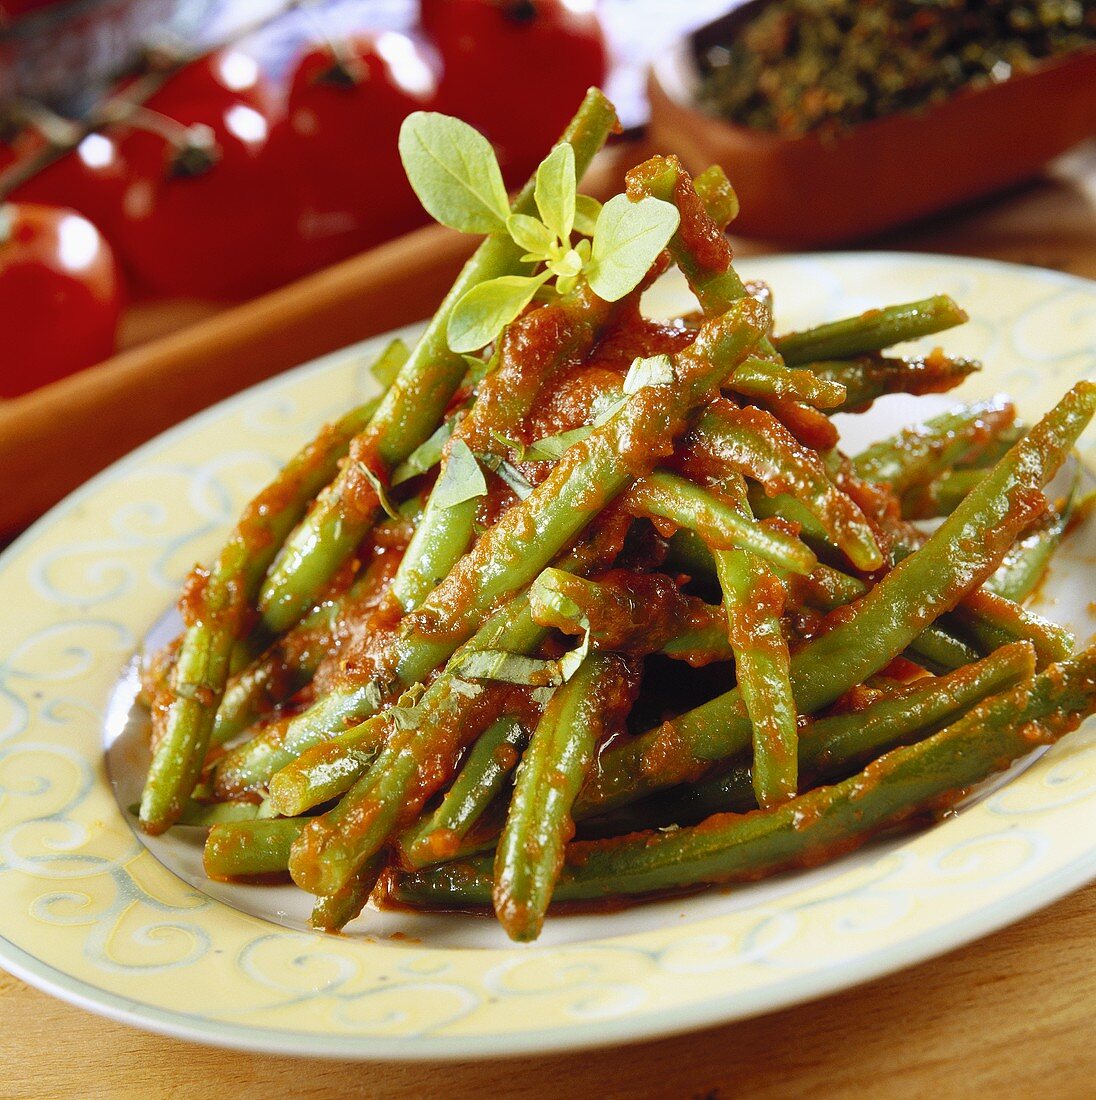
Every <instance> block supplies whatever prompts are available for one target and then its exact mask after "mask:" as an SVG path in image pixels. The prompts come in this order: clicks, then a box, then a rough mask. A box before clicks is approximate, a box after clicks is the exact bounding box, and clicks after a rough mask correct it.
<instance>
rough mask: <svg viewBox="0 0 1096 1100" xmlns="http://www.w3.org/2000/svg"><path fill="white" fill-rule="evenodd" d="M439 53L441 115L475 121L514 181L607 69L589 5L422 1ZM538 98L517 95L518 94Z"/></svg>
mask: <svg viewBox="0 0 1096 1100" xmlns="http://www.w3.org/2000/svg"><path fill="white" fill-rule="evenodd" d="M421 11H422V16H421V19H422V27H423V30H424V31H425V32H426V34H427V35H428V36H429V37H430V39H431V40H432V41H433V43H434V44H435V46H436V47H437V49H438V52H439V54H440V55H441V65H442V70H441V81H440V83H439V85H438V108H437V109H438V110H440V111H445V112H446V113H447V114H450V115H456V116H457V117H458V118H462V119H464V121H465V122H468V123H471V125H472V126H474V127H475V128H476V129H477V130H479V131H480V132H481V133H483V134H484V135H485V136H486V137H487V138H488V140H489V141H490V142H491V144H492V145H494V147H495V150H496V152H497V153H498V157H499V163H500V165H501V166H502V170H503V175H504V176H505V178H506V180H507V182H508V183H510V184H511V185H514V184H517V183H519V182H520V181H521V179H522V178H524V177H525V176H526V175H528V173H529V172H531V171H532V169H533V168H534V167H535V166H536V164H537V163H538V162H539V160H540V158H541V157H543V156H544V154H545V153H546V152H547V151H548V149H549V148H550V147H551V145H552V143H553V142H554V141H555V140H556V138H557V136H558V135H559V132H560V131H561V130H562V129H563V127H564V126H566V125H567V122H568V121H569V120H570V118H571V115H572V114H573V113H574V110H575V107H576V106H577V104H578V103H579V102H580V101H581V99H582V97H583V95H584V94H585V92H586V89H587V88H589V87H590V86H591V85H593V84H599V85H600V84H601V83H602V82H603V81H604V78H605V73H606V69H607V66H608V55H607V53H606V47H605V38H604V35H603V34H602V30H601V24H600V23H599V22H598V18H597V15H596V14H595V13H594V11H593V5H592V3H590V2H589V0H422V7H421ZM521 88H532V89H535V93H534V94H530V95H518V94H515V90H516V89H521Z"/></svg>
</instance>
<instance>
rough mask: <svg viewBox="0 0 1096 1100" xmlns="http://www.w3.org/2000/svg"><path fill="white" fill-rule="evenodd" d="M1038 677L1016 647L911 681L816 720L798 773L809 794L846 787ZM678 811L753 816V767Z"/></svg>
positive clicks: (688, 794) (1022, 648)
mask: <svg viewBox="0 0 1096 1100" xmlns="http://www.w3.org/2000/svg"><path fill="white" fill-rule="evenodd" d="M1034 672H1035V661H1034V653H1033V651H1032V649H1031V646H1030V645H1028V643H1026V642H1015V643H1014V644H1012V645H1009V646H1005V647H1004V648H1002V649H999V650H997V652H996V653H993V654H991V655H990V656H989V657H984V658H983V659H982V660H980V661H978V662H976V663H975V664H972V665H966V666H965V667H963V668H960V669H957V670H955V671H954V672H949V673H948V674H947V675H945V676H939V677H924V678H922V679H920V680H914V681H913V683H912V684H910V685H908V686H907V687H905V688H903V689H902V690H900V691H898V692H896V693H894V694H889V695H884V696H882V697H881V698H879V699H876V700H874V701H873V702H871V703H869V704H867V705H866V706H864V707H862V708H860V709H856V710H851V711H847V712H845V713H842V714H835V715H833V716H831V717H828V718H819V719H817V720H815V721H813V722H810V723H808V724H807V725H805V726H804V727H803V728H802V729H800V731H799V770H800V773H801V774H802V775H803V776H804V777H805V782H806V783H807V784H808V785H809V786H812V787H813V786H817V785H818V784H819V783H822V782H833V781H834V780H839V779H843V778H844V777H845V776H846V775H848V774H849V772H851V771H853V770H855V769H856V768H862V767H864V766H865V765H866V764H867V763H868V762H869V761H871V760H873V759H875V757H877V756H879V755H880V754H881V753H884V752H889V751H890V750H891V749H895V748H898V747H899V746H901V745H909V744H913V743H914V742H916V741H920V740H922V739H923V738H925V737H928V736H929V735H930V734H933V733H935V732H936V731H937V730H940V729H943V728H944V727H945V726H947V725H949V724H950V723H951V722H954V721H956V720H957V719H958V718H960V717H961V716H962V715H963V714H964V713H965V712H966V711H967V710H969V709H970V708H971V707H973V706H976V705H977V704H978V703H980V702H981V701H982V700H983V699H985V698H987V697H988V696H990V695H996V694H997V693H998V692H1001V691H1005V690H1007V689H1008V688H1010V687H1012V686H1013V685H1014V684H1016V683H1018V682H1019V681H1021V680H1026V679H1029V678H1030V677H1031V676H1032V675H1033V674H1034ZM681 803H682V805H683V806H684V807H688V808H689V809H690V810H693V811H694V812H695V811H696V810H700V811H701V812H703V813H706V814H708V813H721V812H724V811H728V810H730V811H733V812H735V813H748V812H749V811H750V810H753V809H756V808H757V805H758V801H757V798H756V796H755V795H754V792H753V782H752V769H751V767H750V765H749V763H748V762H742V763H740V764H737V765H735V766H734V767H733V768H732V769H731V771H729V772H727V773H726V774H725V775H720V776H716V777H714V778H712V779H706V780H704V781H703V782H701V783H698V784H697V785H696V786H695V787H688V788H685V789H684V790H683V791H682V795H681Z"/></svg>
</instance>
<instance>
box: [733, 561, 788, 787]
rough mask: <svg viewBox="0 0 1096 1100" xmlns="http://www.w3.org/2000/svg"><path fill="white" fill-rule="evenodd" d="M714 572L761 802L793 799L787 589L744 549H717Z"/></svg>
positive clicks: (755, 784) (754, 777)
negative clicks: (785, 622)
mask: <svg viewBox="0 0 1096 1100" xmlns="http://www.w3.org/2000/svg"><path fill="white" fill-rule="evenodd" d="M713 556H714V557H715V565H716V572H717V574H718V576H719V583H720V586H721V587H722V589H723V606H724V607H725V609H726V612H727V636H728V639H729V640H730V643H731V650H732V651H733V653H734V667H735V679H736V680H737V682H738V691H739V693H740V694H741V696H742V702H743V705H744V706H745V708H746V714H747V715H748V716H749V720H750V726H751V729H752V738H753V753H754V768H753V783H754V790H755V791H756V793H757V801H758V804H759V805H761V806H764V807H768V806H775V805H777V804H778V803H780V802H784V801H786V800H787V799H789V798H793V797H795V793H796V790H797V786H798V750H797V748H796V745H797V742H798V731H797V727H796V708H795V700H794V698H793V697H792V685H791V679H790V672H789V666H790V662H791V658H790V656H789V654H788V642H787V639H786V638H785V637H784V632H783V630H782V629H781V625H780V616H781V614H782V613H783V610H784V589H783V586H782V585H781V584H780V581H779V580H778V579H777V577H776V576H775V575H774V574H773V572H772V570H771V569H769V568H767V567H766V566H765V565H764V563H762V562H761V561H759V560H758V559H757V558H755V557H754V556H753V555H752V554H750V553H748V552H747V551H744V550H730V551H726V550H717V551H716V552H715V554H714V555H713Z"/></svg>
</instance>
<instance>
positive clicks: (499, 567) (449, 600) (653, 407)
mask: <svg viewBox="0 0 1096 1100" xmlns="http://www.w3.org/2000/svg"><path fill="white" fill-rule="evenodd" d="M767 325H768V316H767V314H766V312H765V310H764V308H763V307H762V306H760V305H759V304H758V303H756V302H754V301H752V300H748V299H747V300H744V301H741V302H739V303H737V304H736V306H735V307H734V308H733V309H731V310H729V311H728V312H727V313H726V314H724V315H723V316H722V317H720V318H718V319H716V320H714V321H711V322H709V323H708V324H706V325H705V326H704V328H703V329H701V330H700V332H699V333H698V334H697V337H696V340H695V342H694V343H693V344H691V345H690V346H689V347H687V348H685V349H684V350H683V351H681V352H679V353H678V354H677V355H676V356H675V357H673V358H674V375H675V381H674V383H673V384H672V385H655V386H645V387H642V388H641V389H639V390H638V392H636V393H634V394H632V395H631V396H629V397H628V399H627V402H626V404H625V405H624V407H623V408H622V409H621V410H620V411H619V412H618V413H617V414H616V415H615V416H613V417H612V418H611V419H610V420H608V421H607V422H606V423H605V424H603V425H601V426H600V427H598V428H595V429H594V430H593V431H592V432H591V433H590V434H589V435H588V436H586V438H585V439H582V440H580V441H579V442H577V443H575V444H574V445H573V446H571V447H570V448H568V450H567V451H566V452H565V453H564V455H563V457H562V458H561V459H560V460H559V461H558V462H557V463H556V465H555V467H554V468H553V469H552V471H551V473H550V474H549V475H548V477H547V478H545V480H544V481H542V482H541V483H540V484H539V485H538V486H537V487H536V488H535V489H534V490H533V492H532V493H531V494H530V496H529V497H528V498H526V499H525V500H523V501H520V502H518V503H517V504H515V505H513V506H512V507H511V508H509V509H507V511H506V512H504V513H503V515H502V516H501V518H500V519H499V521H498V522H497V523H496V524H495V525H494V526H493V527H490V528H488V529H487V530H486V531H485V532H484V534H483V535H482V537H481V538H480V539H479V541H478V542H477V543H476V544H475V546H473V548H472V549H471V550H470V551H469V552H468V553H467V554H465V556H464V557H463V558H462V559H461V560H460V561H459V562H458V563H457V564H456V565H455V566H454V567H453V569H452V570H451V572H450V573H449V576H448V577H446V579H445V580H444V581H443V582H442V583H441V584H440V585H439V586H438V587H437V588H436V589H435V590H434V592H433V593H432V594H431V595H430V597H429V598H428V599H427V600H426V602H425V603H424V604H423V607H422V609H421V610H420V611H419V612H417V613H416V614H415V615H413V616H411V617H410V622H411V631H410V636H409V641H410V643H411V644H412V645H413V644H414V643H415V641H416V640H417V639H418V638H419V637H423V636H426V635H429V636H439V635H445V636H446V637H449V638H452V639H454V648H455V645H456V643H458V642H460V641H462V640H463V639H464V638H466V637H468V636H469V635H470V634H471V633H472V631H473V630H474V629H475V628H476V626H477V624H478V619H479V617H480V616H481V614H482V612H481V610H480V609H481V608H483V607H489V606H491V605H492V604H495V603H497V602H498V601H499V600H502V599H505V598H507V597H508V596H510V595H512V594H513V593H514V592H516V591H517V590H519V589H520V588H522V587H524V586H525V585H527V584H529V583H531V582H532V580H533V579H534V578H535V577H536V575H537V574H538V573H539V572H540V571H541V570H542V569H543V568H544V567H545V566H546V565H548V564H549V562H550V561H551V560H552V558H554V557H555V556H556V555H557V554H558V553H559V551H560V550H561V549H562V548H563V547H564V546H566V545H567V544H568V543H569V542H570V541H571V540H572V539H574V537H575V536H576V535H577V534H578V533H579V532H580V531H581V530H582V529H583V528H584V527H585V526H586V525H587V524H588V523H589V522H590V520H591V519H593V518H594V517H595V516H596V515H597V514H598V513H599V512H600V511H601V510H602V509H603V508H604V507H605V506H606V505H607V504H609V503H610V502H611V501H612V500H613V499H614V498H615V497H617V496H618V495H619V494H620V493H621V492H622V491H623V490H624V489H625V488H626V487H627V485H628V483H629V482H631V481H633V480H635V479H636V478H638V477H641V476H643V475H644V474H647V473H649V472H650V470H651V468H652V467H653V466H654V464H655V462H656V460H657V455H658V454H659V453H660V452H661V451H662V449H663V448H665V449H667V450H668V449H669V447H670V446H671V445H672V441H673V439H674V438H675V437H676V436H677V435H679V434H680V433H681V431H682V430H683V428H684V427H685V422H686V417H687V415H688V414H689V413H690V412H691V410H692V409H693V408H695V407H696V406H697V405H698V404H700V403H701V402H702V401H703V400H704V399H705V398H706V397H707V396H709V395H710V394H711V392H712V391H713V390H714V389H716V388H718V386H719V385H720V383H721V382H722V380H723V379H724V378H725V377H726V376H727V374H729V373H730V371H732V370H733V369H734V367H735V366H737V364H738V363H739V362H741V360H742V359H743V358H745V356H746V355H747V354H749V352H750V351H751V350H752V348H753V347H754V346H755V345H756V343H757V341H758V339H759V338H760V336H761V334H763V333H764V331H765V329H766V327H767Z"/></svg>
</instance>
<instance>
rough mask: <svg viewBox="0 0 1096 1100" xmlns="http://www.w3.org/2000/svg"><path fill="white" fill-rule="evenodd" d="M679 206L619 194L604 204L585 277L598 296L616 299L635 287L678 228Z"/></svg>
mask: <svg viewBox="0 0 1096 1100" xmlns="http://www.w3.org/2000/svg"><path fill="white" fill-rule="evenodd" d="M679 221H680V216H679V215H678V212H677V208H676V207H674V206H672V205H671V204H670V203H668V202H663V201H662V200H661V199H653V198H646V199H640V200H639V202H632V201H630V200H629V199H628V197H627V196H626V195H616V196H614V197H613V198H611V199H610V200H609V201H608V202H607V203H606V204H605V205H604V206H603V207H602V208H601V213H600V214H599V215H598V219H597V225H596V226H595V228H594V246H593V251H592V253H591V256H590V263H589V265H588V267H587V269H586V277H587V278H588V279H589V281H590V286H591V287H592V288H593V291H594V293H595V294H597V295H598V297H599V298H604V299H605V301H607V302H616V301H619V300H620V299H621V298H623V297H624V295H625V294H628V293H629V292H630V291H632V290H634V289H635V288H636V287H637V286H638V285H639V282H640V280H641V279H642V278H643V276H644V275H646V274H647V272H648V271H649V270H650V269H651V264H653V263H654V262H655V260H656V259H657V258H658V254H659V253H660V252H661V251H662V250H663V249H664V248H665V247H666V245H667V243H668V242H669V240H670V237H672V236H673V233H674V230H675V229H677V225H678V222H679Z"/></svg>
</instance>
